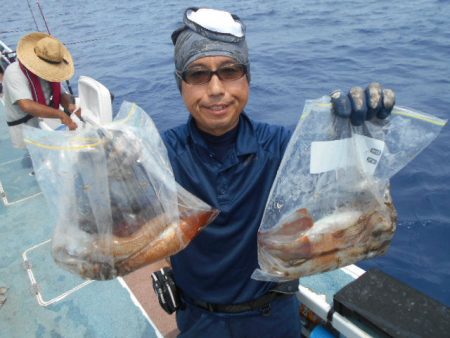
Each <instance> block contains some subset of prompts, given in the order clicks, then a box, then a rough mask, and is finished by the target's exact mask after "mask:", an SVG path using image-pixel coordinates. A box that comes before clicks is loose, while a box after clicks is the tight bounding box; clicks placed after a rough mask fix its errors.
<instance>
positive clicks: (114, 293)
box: [0, 101, 162, 338]
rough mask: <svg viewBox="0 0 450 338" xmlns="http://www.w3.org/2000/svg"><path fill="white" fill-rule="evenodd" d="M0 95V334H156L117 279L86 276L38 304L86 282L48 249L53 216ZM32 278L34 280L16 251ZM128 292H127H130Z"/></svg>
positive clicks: (6, 337)
mask: <svg viewBox="0 0 450 338" xmlns="http://www.w3.org/2000/svg"><path fill="white" fill-rule="evenodd" d="M3 108H4V107H3V103H2V102H1V101H0V182H1V186H0V188H1V191H0V193H2V195H1V198H2V201H3V203H1V202H0V287H6V288H7V291H6V295H5V296H6V302H5V303H4V304H3V305H0V327H1V329H0V337H1V338H14V337H18V338H19V337H20V338H28V337H30V338H31V337H33V338H34V337H70V338H72V337H108V338H109V337H121V338H122V337H150V338H151V337H162V335H161V333H160V332H159V331H158V330H157V329H156V327H155V326H154V324H153V323H152V321H151V320H150V319H149V318H148V317H147V315H146V314H145V313H144V312H143V311H142V308H141V307H140V306H138V305H137V304H136V303H135V301H134V300H133V299H134V297H130V296H131V294H130V290H129V289H128V287H126V284H125V283H124V282H123V280H122V279H115V280H112V281H102V282H97V281H96V282H92V283H90V284H88V285H86V286H84V287H82V288H81V289H79V290H77V291H76V292H74V293H71V294H69V295H68V296H67V297H65V298H64V299H63V300H62V301H58V302H55V303H54V304H51V305H48V306H41V305H39V304H38V301H37V298H36V292H38V291H39V293H40V294H41V295H42V298H43V300H44V301H48V300H51V299H54V298H57V297H58V296H60V295H64V294H65V293H66V292H67V291H70V290H71V289H73V288H76V287H77V286H79V285H80V284H82V283H83V282H84V280H82V279H81V278H79V277H77V276H75V275H73V274H70V273H68V272H66V271H65V270H63V269H61V268H60V267H58V266H57V265H56V264H55V263H54V261H53V259H52V257H51V254H50V247H51V245H50V243H49V242H48V243H44V244H42V245H41V246H38V247H36V248H34V249H33V247H34V246H35V245H37V244H39V243H42V242H44V241H46V240H48V239H49V238H51V236H52V232H53V226H54V223H55V220H54V219H53V216H52V213H51V211H50V210H49V208H48V206H47V204H46V201H45V199H44V196H43V195H42V194H41V193H40V190H39V186H38V185H37V183H36V180H35V178H34V176H31V175H29V173H30V172H31V168H30V166H29V165H28V164H27V158H26V152H25V151H24V150H20V149H14V148H13V147H12V145H11V142H10V140H9V134H8V130H7V126H6V123H5V118H4V111H3ZM30 248H32V249H31V250H29V251H28V252H27V253H26V256H27V259H28V264H27V265H28V267H31V271H32V272H33V274H34V278H35V280H36V283H35V285H34V287H32V283H31V280H30V278H29V275H28V272H27V271H28V270H27V269H26V266H25V264H24V261H23V258H22V254H23V253H24V252H25V251H26V250H27V249H30ZM132 298H133V299H132Z"/></svg>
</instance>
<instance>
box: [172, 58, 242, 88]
mask: <svg viewBox="0 0 450 338" xmlns="http://www.w3.org/2000/svg"><path fill="white" fill-rule="evenodd" d="M214 74H215V75H217V76H218V77H219V79H220V80H221V81H223V82H228V81H235V80H239V79H240V78H241V77H243V76H244V75H245V74H247V66H246V65H243V64H240V63H233V64H226V65H224V66H222V67H219V68H217V69H216V70H214V71H212V70H210V69H208V68H200V67H193V68H191V69H187V70H185V71H184V72H177V75H178V76H179V77H181V78H182V79H183V81H184V82H186V83H189V84H191V85H202V84H205V83H208V82H209V81H210V80H211V78H212V76H213V75H214Z"/></svg>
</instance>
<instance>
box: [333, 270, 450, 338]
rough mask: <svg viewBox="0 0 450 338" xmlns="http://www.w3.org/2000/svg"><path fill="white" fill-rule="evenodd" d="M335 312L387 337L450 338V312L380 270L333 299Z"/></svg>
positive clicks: (354, 282) (361, 277)
mask: <svg viewBox="0 0 450 338" xmlns="http://www.w3.org/2000/svg"><path fill="white" fill-rule="evenodd" d="M334 309H335V311H336V312H338V313H340V314H342V315H344V316H345V317H347V318H349V319H352V320H356V321H359V322H361V323H363V324H365V325H367V326H368V327H369V328H370V329H372V330H374V331H375V332H376V333H377V334H379V335H381V336H385V337H405V338H413V337H426V338H438V337H446V338H449V337H450V309H449V308H448V307H446V306H445V305H443V304H441V303H439V302H437V301H435V300H434V299H431V298H430V297H428V296H426V295H424V294H423V293H421V292H419V291H417V290H415V289H413V288H411V287H409V286H407V285H406V284H404V283H402V282H400V281H398V280H397V279H395V278H393V277H391V276H388V275H386V274H385V273H383V272H382V271H380V270H378V269H371V270H369V271H367V272H366V273H364V274H363V275H361V276H360V277H359V278H358V279H356V280H355V281H353V282H351V283H350V284H348V285H347V286H345V287H344V288H342V289H341V290H340V291H338V292H337V293H336V294H335V295H334Z"/></svg>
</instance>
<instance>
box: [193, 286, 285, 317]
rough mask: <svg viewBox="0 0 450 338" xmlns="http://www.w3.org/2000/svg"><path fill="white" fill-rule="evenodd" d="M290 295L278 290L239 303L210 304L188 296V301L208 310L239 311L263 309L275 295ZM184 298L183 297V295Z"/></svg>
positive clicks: (268, 305)
mask: <svg viewBox="0 0 450 338" xmlns="http://www.w3.org/2000/svg"><path fill="white" fill-rule="evenodd" d="M285 296H290V295H289V294H285V293H279V292H272V291H270V292H268V293H266V294H265V295H263V296H261V297H259V298H256V299H254V300H251V301H248V302H245V303H239V304H211V303H206V302H203V301H200V300H196V299H190V298H188V299H187V300H188V302H189V303H192V304H193V305H195V306H198V307H200V308H202V309H204V310H207V311H210V312H225V313H239V312H246V311H253V310H260V309H261V310H264V309H265V308H267V307H269V308H270V303H271V302H272V301H273V300H274V299H275V298H277V297H285ZM184 298H185V297H184Z"/></svg>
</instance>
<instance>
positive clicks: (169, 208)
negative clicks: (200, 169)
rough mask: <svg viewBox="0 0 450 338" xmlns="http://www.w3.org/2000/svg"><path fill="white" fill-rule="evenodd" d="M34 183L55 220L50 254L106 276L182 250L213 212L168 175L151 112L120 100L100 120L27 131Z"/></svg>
mask: <svg viewBox="0 0 450 338" xmlns="http://www.w3.org/2000/svg"><path fill="white" fill-rule="evenodd" d="M26 133H27V134H26V135H27V141H26V142H27V147H28V149H29V152H30V155H31V158H32V161H33V167H34V169H35V172H36V178H37V180H38V183H39V185H40V187H41V189H42V191H43V193H44V196H45V197H46V199H47V201H48V204H49V205H50V206H51V210H54V211H55V218H56V226H55V230H54V234H53V241H52V254H53V258H54V259H55V261H56V262H57V263H58V264H59V265H60V266H62V267H63V268H65V269H68V270H70V271H72V272H74V273H76V274H79V275H81V276H82V277H84V278H89V279H97V280H106V279H112V278H115V277H117V276H123V275H125V274H128V273H130V272H132V271H134V270H136V269H139V268H141V267H143V266H144V265H147V264H151V263H153V262H155V261H157V260H160V259H163V258H165V257H168V256H171V255H174V254H175V253H177V252H178V251H180V250H182V249H184V248H185V247H186V246H187V245H188V244H189V243H190V242H191V241H192V240H193V239H194V238H195V237H196V236H197V234H198V233H199V232H200V231H201V230H202V229H203V228H204V227H205V226H206V225H207V224H209V223H210V222H211V221H212V220H213V219H214V218H215V217H216V216H217V214H218V211H217V210H216V209H214V208H211V207H210V206H209V205H207V204H206V203H204V202H203V201H201V200H200V199H198V198H197V197H195V196H193V195H192V194H191V193H189V192H188V191H186V190H185V189H183V188H182V187H181V186H179V185H178V184H177V183H176V182H175V178H174V176H173V172H172V168H171V166H170V162H169V159H168V156H167V150H166V148H165V146H164V144H163V142H162V140H161V138H160V135H159V133H158V131H157V129H156V127H155V125H154V124H153V121H152V120H151V119H150V117H149V116H148V115H147V114H146V113H145V112H144V111H143V110H142V109H140V108H139V107H137V106H136V105H135V104H130V103H126V102H125V103H124V104H122V107H121V109H120V111H119V113H118V115H117V116H116V118H115V120H114V121H113V122H112V123H111V124H108V125H106V126H102V127H98V128H91V129H83V130H77V131H75V132H49V131H45V130H39V129H35V128H29V129H28V130H27V131H26Z"/></svg>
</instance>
